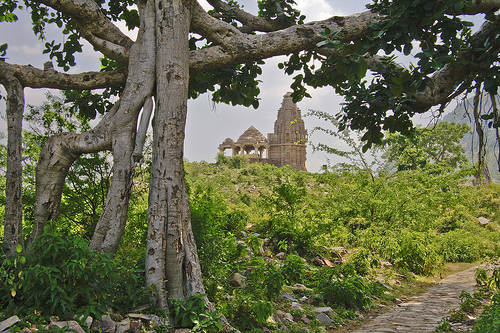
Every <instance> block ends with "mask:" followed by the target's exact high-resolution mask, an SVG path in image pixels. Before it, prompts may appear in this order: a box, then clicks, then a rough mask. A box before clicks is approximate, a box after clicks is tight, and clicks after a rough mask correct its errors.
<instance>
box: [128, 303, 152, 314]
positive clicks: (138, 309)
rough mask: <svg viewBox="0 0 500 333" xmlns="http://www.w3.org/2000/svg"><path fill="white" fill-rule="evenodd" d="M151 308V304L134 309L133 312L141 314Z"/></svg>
mask: <svg viewBox="0 0 500 333" xmlns="http://www.w3.org/2000/svg"><path fill="white" fill-rule="evenodd" d="M150 307H151V304H144V305H139V306H138V307H136V308H134V309H132V312H141V311H144V310H147V309H149V308H150Z"/></svg>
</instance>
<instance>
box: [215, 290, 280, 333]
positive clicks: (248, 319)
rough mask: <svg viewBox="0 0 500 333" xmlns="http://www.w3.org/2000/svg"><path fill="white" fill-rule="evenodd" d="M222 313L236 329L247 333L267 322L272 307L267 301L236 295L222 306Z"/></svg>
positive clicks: (271, 312)
mask: <svg viewBox="0 0 500 333" xmlns="http://www.w3.org/2000/svg"><path fill="white" fill-rule="evenodd" d="M222 312H223V313H224V315H225V316H226V318H227V319H228V320H229V322H231V324H233V325H234V326H235V327H236V328H238V329H240V330H241V331H242V332H248V331H252V330H253V329H255V328H257V327H259V326H261V325H262V324H264V323H265V322H266V321H267V319H268V318H269V316H271V315H272V314H273V305H272V303H271V302H269V301H265V300H256V299H254V298H252V297H251V296H248V295H237V296H236V297H234V298H232V299H231V300H230V301H229V302H227V303H226V304H224V306H223V308H222Z"/></svg>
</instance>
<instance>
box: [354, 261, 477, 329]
mask: <svg viewBox="0 0 500 333" xmlns="http://www.w3.org/2000/svg"><path fill="white" fill-rule="evenodd" d="M476 268H477V267H472V268H469V269H467V270H464V271H461V272H459V273H455V274H453V275H450V276H448V277H446V278H445V279H443V280H441V281H440V282H438V283H437V284H436V285H435V286H433V287H431V288H430V289H428V290H427V292H425V293H423V294H419V295H416V296H413V297H411V298H409V299H408V300H406V301H404V302H403V303H400V304H398V305H397V306H396V307H395V308H394V309H392V310H390V311H389V312H386V313H384V314H381V315H380V316H378V317H376V318H374V319H372V320H371V321H368V322H366V323H365V324H364V325H363V326H361V327H359V328H357V329H355V330H354V331H351V332H352V333H393V332H412V333H413V332H415V333H416V332H418V333H423V332H434V330H435V328H436V326H438V323H439V322H440V321H441V319H442V318H443V317H445V316H447V315H448V311H449V310H451V309H456V308H458V307H459V306H460V299H459V296H460V293H461V292H462V290H465V291H467V292H469V293H470V294H472V293H473V286H474V285H475V283H476V282H475V273H476Z"/></svg>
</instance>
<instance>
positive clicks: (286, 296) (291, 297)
mask: <svg viewBox="0 0 500 333" xmlns="http://www.w3.org/2000/svg"><path fill="white" fill-rule="evenodd" d="M281 297H282V298H283V299H286V300H288V301H292V302H298V300H297V299H296V298H295V297H293V295H290V294H288V293H282V294H281Z"/></svg>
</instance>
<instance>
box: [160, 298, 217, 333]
mask: <svg viewBox="0 0 500 333" xmlns="http://www.w3.org/2000/svg"><path fill="white" fill-rule="evenodd" d="M205 297H206V295H205V294H200V295H193V296H191V297H189V298H188V299H187V300H186V301H181V300H176V299H173V300H170V304H169V310H170V315H171V317H172V320H173V322H174V325H175V326H176V327H189V328H191V331H192V332H203V333H210V332H220V331H222V323H221V321H220V314H218V313H214V312H210V310H209V308H208V306H207V304H206V302H205Z"/></svg>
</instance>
